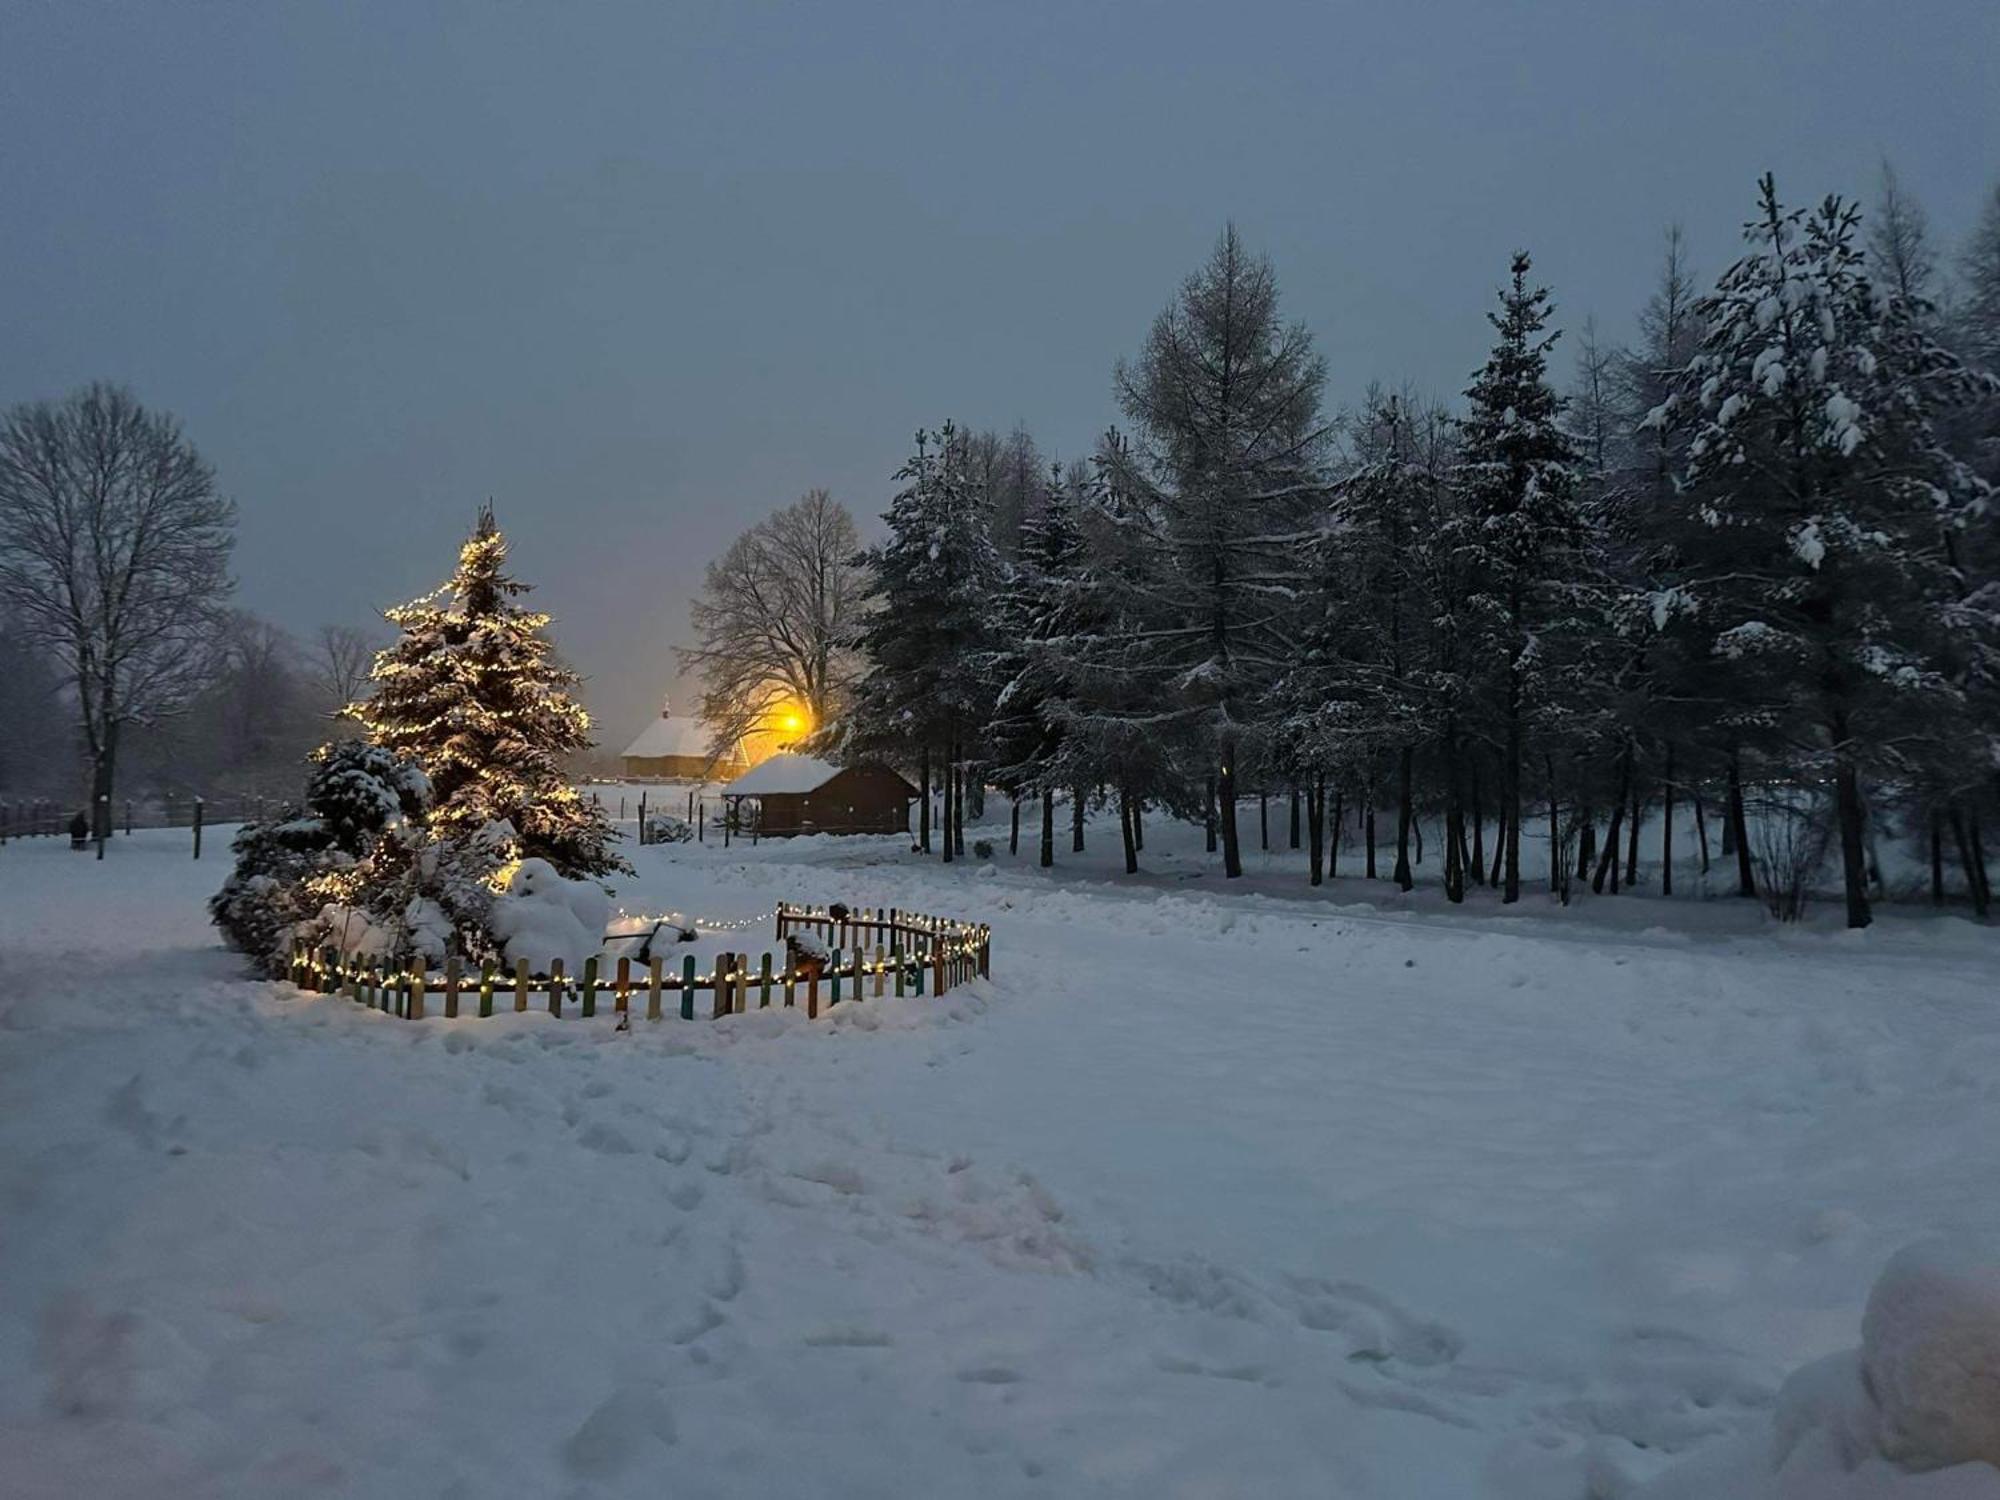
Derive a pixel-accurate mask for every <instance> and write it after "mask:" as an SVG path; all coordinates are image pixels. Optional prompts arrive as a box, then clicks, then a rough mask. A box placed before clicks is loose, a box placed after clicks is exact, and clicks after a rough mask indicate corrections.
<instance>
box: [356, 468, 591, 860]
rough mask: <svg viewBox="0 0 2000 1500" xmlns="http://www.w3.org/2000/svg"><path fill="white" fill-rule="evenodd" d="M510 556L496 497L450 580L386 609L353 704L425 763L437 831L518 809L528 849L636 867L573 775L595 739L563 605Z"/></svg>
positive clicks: (521, 842) (501, 817) (514, 818)
mask: <svg viewBox="0 0 2000 1500" xmlns="http://www.w3.org/2000/svg"><path fill="white" fill-rule="evenodd" d="M506 561H507V539H506V537H505V536H504V535H502V533H501V531H500V528H499V526H498V525H497V524H495V522H494V519H493V512H492V510H491V508H490V507H489V508H486V509H482V510H481V511H480V514H479V521H478V524H477V526H476V527H475V528H474V530H473V533H472V535H471V537H470V538H468V539H467V541H466V543H465V545H464V546H463V547H461V548H460V549H459V554H458V568H457V570H456V571H455V572H454V573H453V574H452V576H451V578H450V580H449V581H447V582H446V583H445V584H444V585H443V586H442V587H441V588H439V589H438V590H436V591H435V592H433V593H431V594H427V595H425V596H424V597H423V598H421V599H417V600H414V601H413V602H411V603H409V604H405V605H401V606H398V607H397V608H395V609H391V610H388V611H386V612H385V614H386V617H387V619H388V621H389V623H390V624H391V625H393V626H395V627H396V629H397V631H398V632H399V634H398V638H397V639H396V640H395V641H394V642H393V643H392V644H391V645H390V646H388V647H387V648H386V649H385V650H383V651H382V652H380V653H379V654H378V655H377V656H376V658H375V666H374V669H373V671H372V672H371V674H370V678H371V682H372V684H373V688H374V691H373V693H372V694H371V695H370V696H369V697H367V698H365V699H363V700H362V701H360V702H357V703H356V704H354V705H353V707H352V708H351V709H350V710H349V712H350V713H351V714H352V715H353V716H354V717H355V718H357V719H359V720H360V721H361V723H362V724H364V725H365V726H366V727H367V729H368V734H369V738H370V739H371V740H372V741H373V742H374V743H375V744H378V745H381V746H384V747H386V748H387V749H390V750H393V751H396V752H398V753H400V754H403V755H407V756H409V757H412V758H413V759H414V760H415V761H416V762H417V764H418V765H420V766H421V767H422V768H423V771H424V774H425V775H427V776H428V777H429V778H430V782H431V790H432V802H431V810H430V814H429V824H430V827H431V829H432V830H433V831H435V832H437V833H440V834H444V835H451V834H476V833H478V832H479V831H480V830H481V829H482V828H484V827H485V826H486V825H487V824H489V823H496V822H502V821H504V822H506V823H507V824H509V825H511V827H512V828H513V831H514V834H515V837H516V840H517V843H518V852H519V854H520V855H521V857H523V858H539V859H545V860H547V861H548V862H549V863H550V864H551V865H553V866H554V867H555V869H556V870H557V871H558V873H560V874H562V875H565V876H568V877H571V878H575V877H579V876H597V875H605V874H609V873H611V872H613V871H617V870H624V869H627V868H629V867H628V866H627V865H626V864H625V862H624V860H623V859H621V858H620V857H619V856H618V854H617V853H616V852H615V851H614V850H613V848H612V843H613V841H614V840H615V839H616V838H617V833H616V830H615V829H613V828H612V826H611V824H610V822H609V821H608V820H607V819H606V817H605V815H604V811H603V809H602V808H600V807H597V806H596V805H594V804H592V803H590V802H588V801H586V800H585V799H583V798H582V797H580V796H578V795H577V792H576V790H575V788H573V787H572V786H571V785H570V784H569V779H568V775H567V770H566V766H567V762H568V761H569V759H570V757H571V756H573V755H575V754H577V753H578V752H579V751H582V750H587V749H589V748H590V744H591V740H590V715H589V714H588V713H586V712H585V711H584V709H583V706H582V705H581V704H579V703H578V702H577V701H576V700H575V699H574V698H573V697H572V696H571V690H572V689H573V688H575V687H576V685H577V683H578V682H579V681H580V679H579V678H578V677H577V675H576V674H575V673H574V672H572V671H570V670H569V669H568V668H566V667H564V666H562V665H561V664H560V663H559V662H558V661H557V660H556V658H555V655H554V648H553V646H552V645H551V644H550V642H549V639H548V637H547V635H546V633H545V632H546V631H547V629H548V625H549V616H547V615H545V614H542V613H539V612H537V611H534V610H530V609H525V608H523V607H522V606H521V605H520V604H518V603H516V602H515V601H516V600H517V599H518V598H519V596H520V595H522V594H524V593H526V592H527V591H528V589H529V585H528V584H525V583H522V582H520V581H519V580H517V579H515V578H514V577H512V576H511V575H510V574H509V573H508V572H507V571H506Z"/></svg>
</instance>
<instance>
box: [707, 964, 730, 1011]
mask: <svg viewBox="0 0 2000 1500" xmlns="http://www.w3.org/2000/svg"><path fill="white" fill-rule="evenodd" d="M735 959H736V955H735V954H733V953H718V954H716V955H715V991H714V993H713V994H712V995H711V996H710V997H709V1001H710V1003H709V1007H708V1018H709V1020H711V1021H713V1020H715V1019H716V1018H717V1017H718V1016H725V1015H727V1014H729V973H730V970H731V968H732V967H733V966H734V963H735Z"/></svg>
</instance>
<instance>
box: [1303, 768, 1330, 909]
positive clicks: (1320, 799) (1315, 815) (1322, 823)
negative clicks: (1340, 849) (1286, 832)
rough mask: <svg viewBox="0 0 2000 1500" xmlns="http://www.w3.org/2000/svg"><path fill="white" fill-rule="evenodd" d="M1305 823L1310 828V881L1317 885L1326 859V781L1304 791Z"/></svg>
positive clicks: (1322, 876) (1321, 878)
mask: <svg viewBox="0 0 2000 1500" xmlns="http://www.w3.org/2000/svg"><path fill="white" fill-rule="evenodd" d="M1306 824H1307V826H1308V828H1309V829H1310V839H1311V852H1310V856H1309V859H1308V864H1309V867H1310V869H1311V871H1312V876H1311V883H1312V884H1313V885H1318V884H1319V883H1320V882H1321V881H1322V880H1323V879H1324V878H1325V877H1324V875H1323V873H1322V871H1323V869H1324V866H1325V861H1326V783H1325V782H1317V783H1315V784H1314V785H1313V787H1312V788H1311V789H1310V790H1308V791H1307V792H1306Z"/></svg>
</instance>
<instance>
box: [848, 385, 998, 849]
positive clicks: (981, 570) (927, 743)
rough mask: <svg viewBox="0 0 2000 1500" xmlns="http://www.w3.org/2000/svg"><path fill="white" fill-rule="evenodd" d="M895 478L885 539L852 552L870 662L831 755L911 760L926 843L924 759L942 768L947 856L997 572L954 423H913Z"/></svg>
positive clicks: (986, 713) (985, 687)
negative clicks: (905, 458)
mask: <svg viewBox="0 0 2000 1500" xmlns="http://www.w3.org/2000/svg"><path fill="white" fill-rule="evenodd" d="M896 479H897V480H898V481H899V482H900V483H901V484H902V486H903V487H902V488H901V489H900V490H898V491H897V492H896V495H895V497H894V498H893V499H892V500H891V501H890V503H889V509H888V511H887V512H886V513H885V514H884V515H883V520H884V521H885V522H887V523H888V528H889V536H888V538H887V540H885V541H883V542H882V543H880V544H878V545H877V546H874V547H871V548H869V549H868V550H867V551H866V552H864V553H863V554H862V561H863V563H864V565H865V566H866V567H867V569H868V572H869V583H868V595H867V597H868V598H869V600H870V601H871V603H872V608H871V609H870V611H869V613H868V614H867V616H866V618H865V620H864V622H863V624H862V626H861V630H860V633H859V640H860V645H861V648H862V650H863V651H864V652H865V653H866V656H867V659H868V662H869V669H868V671H867V673H866V675H865V676H864V677H863V678H862V680H861V682H860V683H859V685H858V686H857V687H856V689H855V707H854V711H853V713H852V714H851V715H850V722H849V723H848V724H847V725H845V726H842V728H841V729H840V730H839V731H837V732H836V735H835V736H834V738H835V740H836V745H837V748H838V749H839V750H840V752H841V753H849V754H851V753H858V752H860V751H863V750H868V751H875V752H879V753H888V754H892V755H895V756H896V757H897V758H898V759H909V758H914V759H917V760H918V761H919V762H920V766H921V777H922V781H923V783H924V792H925V797H924V800H923V805H922V809H921V813H920V817H921V821H920V824H919V838H920V840H921V842H922V846H923V847H924V848H925V849H926V850H928V849H929V847H930V798H929V783H930V776H931V770H932V766H933V763H934V762H936V763H937V764H938V765H939V766H940V768H941V769H942V770H943V771H944V791H945V798H944V813H945V828H944V830H943V832H944V838H943V840H942V848H943V856H944V858H945V859H947V860H949V859H952V858H954V857H955V856H956V855H958V854H959V853H961V852H962V850H961V849H960V848H959V847H958V846H959V844H960V843H961V842H962V839H963V835H962V833H961V832H960V831H959V826H960V825H959V818H960V807H961V802H960V798H961V794H962V793H961V782H962V777H961V772H962V770H963V768H964V766H965V764H966V763H967V762H968V761H969V760H971V759H972V758H973V757H974V756H975V755H977V753H978V736H979V734H980V732H981V731H982V730H983V728H984V727H985V725H986V723H987V720H988V718H989V717H990V714H991V701H990V700H991V692H992V683H991V679H990V677H989V676H988V675H987V674H986V673H985V672H983V671H981V670H980V664H981V661H982V660H983V659H984V658H985V657H986V656H987V654H988V648H989V644H990V640H991V632H992V630H993V629H994V626H995V623H996V620H995V608H996V600H997V599H998V597H999V595H1000V592H1001V589H1002V585H1003V582H1004V578H1005V570H1004V565H1003V564H1002V562H1001V560H1000V556H999V553H998V552H997V551H996V550H995V548H994V545H993V534H992V525H991V518H990V517H989V516H988V515H987V514H986V510H985V504H984V499H985V497H984V495H983V493H982V492H981V491H980V490H979V488H978V487H976V486H975V485H973V484H972V483H971V482H970V481H969V479H968V477H967V475H966V472H965V444H964V442H963V440H962V435H961V434H960V432H959V430H958V428H957V427H956V426H955V425H954V424H953V423H950V422H947V423H945V424H944V426H943V427H942V428H941V429H940V430H939V431H938V432H937V433H936V434H931V433H927V432H922V431H919V432H918V433H917V447H916V452H915V453H914V454H913V455H911V457H910V460H909V462H907V463H906V464H904V465H903V467H902V468H901V469H899V470H898V471H897V472H896Z"/></svg>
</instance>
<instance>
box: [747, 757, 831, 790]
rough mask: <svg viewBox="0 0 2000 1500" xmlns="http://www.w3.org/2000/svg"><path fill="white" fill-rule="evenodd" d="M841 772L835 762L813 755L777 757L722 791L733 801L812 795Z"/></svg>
mask: <svg viewBox="0 0 2000 1500" xmlns="http://www.w3.org/2000/svg"><path fill="white" fill-rule="evenodd" d="M840 770H841V768H840V767H839V766H836V765H835V764H834V763H833V762H832V761H830V760H820V759H818V758H816V757H814V756H811V755H790V754H786V755H774V756H772V757H771V758H770V759H769V760H767V761H765V762H764V763H763V764H762V765H760V766H758V767H757V768H756V769H755V770H754V771H749V772H746V773H745V774H743V775H741V776H739V777H737V778H736V779H735V780H734V781H732V782H730V783H729V785H728V786H726V787H724V788H723V791H724V792H726V793H727V794H728V795H730V796H732V797H735V796H751V797H758V796H764V795H766V794H771V793H805V792H813V791H818V790H819V789H820V788H821V787H823V786H825V785H826V784H827V783H828V782H829V781H831V780H833V778H834V777H836V776H838V775H839V774H840Z"/></svg>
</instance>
